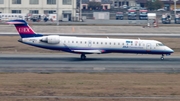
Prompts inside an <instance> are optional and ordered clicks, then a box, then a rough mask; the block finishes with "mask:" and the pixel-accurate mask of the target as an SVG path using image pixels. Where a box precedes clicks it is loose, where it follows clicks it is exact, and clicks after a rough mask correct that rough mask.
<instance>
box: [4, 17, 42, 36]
mask: <svg viewBox="0 0 180 101" xmlns="http://www.w3.org/2000/svg"><path fill="white" fill-rule="evenodd" d="M7 23H8V24H14V26H15V27H16V30H17V31H18V32H19V35H20V36H21V38H28V37H40V36H43V35H41V34H36V33H35V32H34V31H33V29H32V28H31V27H30V26H29V25H28V24H27V22H26V21H24V20H11V21H9V22H7Z"/></svg>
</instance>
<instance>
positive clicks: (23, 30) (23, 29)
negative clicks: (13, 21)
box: [18, 28, 31, 33]
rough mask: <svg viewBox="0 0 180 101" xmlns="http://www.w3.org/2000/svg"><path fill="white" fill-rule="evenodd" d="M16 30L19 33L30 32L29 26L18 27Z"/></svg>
mask: <svg viewBox="0 0 180 101" xmlns="http://www.w3.org/2000/svg"><path fill="white" fill-rule="evenodd" d="M18 31H19V32H20V33H28V32H31V31H30V29H29V28H18Z"/></svg>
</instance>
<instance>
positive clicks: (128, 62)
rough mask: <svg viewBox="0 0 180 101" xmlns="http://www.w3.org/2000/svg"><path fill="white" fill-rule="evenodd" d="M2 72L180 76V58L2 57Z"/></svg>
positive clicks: (119, 56)
mask: <svg viewBox="0 0 180 101" xmlns="http://www.w3.org/2000/svg"><path fill="white" fill-rule="evenodd" d="M0 72H38V73H39V72H43V73H54V72H125V73H126V72H130V73H132V72H137V73H156V72H163V73H179V72H180V56H166V57H165V60H163V61H162V60H160V56H159V55H125V54H102V55H87V60H83V61H82V60H80V58H79V55H78V54H53V55H52V54H0Z"/></svg>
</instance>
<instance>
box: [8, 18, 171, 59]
mask: <svg viewBox="0 0 180 101" xmlns="http://www.w3.org/2000/svg"><path fill="white" fill-rule="evenodd" d="M7 23H8V24H14V25H15V27H16V30H17V31H18V33H19V35H20V36H21V39H19V42H21V43H24V44H27V45H31V46H35V47H39V48H45V49H50V50H58V51H64V52H69V53H76V54H80V55H81V56H80V58H81V60H85V59H86V54H105V53H135V54H157V55H161V58H160V59H161V60H164V55H171V53H173V52H174V51H173V50H172V49H171V48H169V47H168V46H165V45H164V44H162V43H161V42H159V41H156V40H141V39H116V38H93V37H76V36H59V35H47V36H44V35H42V34H38V33H36V32H35V31H33V29H32V28H31V27H30V26H29V25H28V23H27V22H26V21H24V20H10V21H8V22H7Z"/></svg>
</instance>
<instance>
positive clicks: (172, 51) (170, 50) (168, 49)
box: [166, 47, 174, 53]
mask: <svg viewBox="0 0 180 101" xmlns="http://www.w3.org/2000/svg"><path fill="white" fill-rule="evenodd" d="M166 50H167V51H168V52H169V53H174V50H172V49H171V48H169V47H167V48H166Z"/></svg>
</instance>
